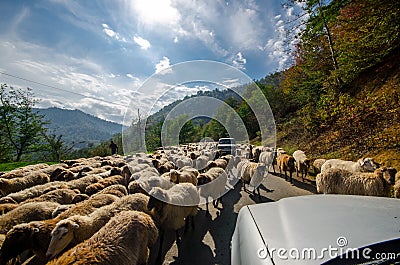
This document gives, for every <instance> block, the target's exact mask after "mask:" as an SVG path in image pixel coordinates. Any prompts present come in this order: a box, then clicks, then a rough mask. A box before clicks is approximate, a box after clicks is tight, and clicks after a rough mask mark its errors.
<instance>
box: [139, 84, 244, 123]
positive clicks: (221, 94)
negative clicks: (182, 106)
mask: <svg viewBox="0 0 400 265" xmlns="http://www.w3.org/2000/svg"><path fill="white" fill-rule="evenodd" d="M242 89H244V88H242ZM237 90H239V88H237ZM240 91H241V90H240ZM200 96H202V97H212V98H216V99H219V100H221V101H225V100H227V99H228V98H233V99H236V100H238V101H241V99H242V98H241V96H239V95H238V94H236V93H235V92H234V91H233V90H230V89H223V90H220V89H215V90H211V91H198V92H197V94H194V95H191V96H186V97H184V98H183V99H179V100H176V101H174V102H172V103H171V104H169V105H167V106H165V107H163V108H162V109H161V110H159V111H157V112H156V113H154V114H152V115H151V116H149V118H148V119H147V122H148V123H149V124H150V125H155V124H157V123H159V122H162V121H164V120H165V117H167V115H168V113H169V112H170V111H171V110H172V109H173V108H174V107H175V106H177V105H178V104H179V103H181V102H183V101H185V100H187V99H190V98H195V97H200ZM199 120H203V123H206V122H208V121H209V120H210V118H206V117H202V118H199V119H197V122H201V121H199Z"/></svg>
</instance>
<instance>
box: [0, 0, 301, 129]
mask: <svg viewBox="0 0 400 265" xmlns="http://www.w3.org/2000/svg"><path fill="white" fill-rule="evenodd" d="M282 3H283V0H279V1H278V0H233V1H231V0H201V1H200V0H130V1H128V0H114V1H108V0H103V1H101V0H98V1H94V0H93V1H74V0H35V1H29V0H26V1H21V0H2V1H0V10H1V13H2V15H1V16H0V25H1V27H0V58H1V59H0V83H2V84H4V83H6V84H8V85H11V86H15V87H21V88H25V87H30V88H32V89H33V93H34V95H35V96H36V97H37V98H38V99H39V102H38V103H37V107H60V108H67V109H80V110H82V111H84V112H86V113H89V114H92V115H95V116H98V117H100V118H103V119H106V120H110V121H114V122H118V123H122V122H123V121H124V115H125V113H126V112H127V108H130V109H137V108H139V109H141V108H145V107H146V106H148V105H149V104H153V105H156V106H157V107H156V108H153V111H156V110H157V109H159V108H161V107H162V106H164V105H166V104H169V103H171V102H173V101H174V100H177V99H181V98H183V97H184V96H185V95H190V94H194V93H196V92H197V91H198V90H208V89H213V88H215V87H216V86H215V84H206V83H205V82H203V84H199V83H198V82H197V83H196V82H194V83H195V84H194V85H180V86H179V89H175V90H174V92H173V93H170V94H169V95H170V96H168V97H160V90H157V89H153V88H152V87H150V86H148V85H147V86H145V87H146V89H143V85H144V84H146V82H148V80H149V79H152V78H154V77H155V76H156V77H157V76H161V75H165V74H166V73H168V71H165V69H168V68H169V67H172V68H173V67H174V65H176V64H181V63H184V62H187V61H194V60H210V61H215V62H218V63H223V64H226V65H227V67H233V68H236V69H238V70H239V71H241V72H242V73H243V74H245V75H247V76H248V77H249V79H250V80H258V79H260V78H263V77H265V76H266V75H268V74H270V73H273V72H275V71H279V70H283V69H284V68H286V67H288V65H289V63H290V61H291V58H290V56H289V55H288V54H287V52H285V50H286V48H287V47H286V46H285V43H287V37H286V31H287V29H286V27H287V23H286V22H287V21H289V20H291V19H293V17H294V15H293V13H294V9H293V8H283V7H282ZM295 8H296V7H295ZM192 70H193V71H196V69H195V67H194V68H193V69H192ZM209 71H210V72H212V70H211V69H210V70H209ZM170 72H171V71H170ZM224 78H225V77H224V76H221V80H222V79H223V80H224V82H225V84H228V83H229V85H226V86H225V88H229V87H230V86H233V85H237V83H236V82H234V79H232V77H230V78H229V80H228V79H227V78H225V79H224ZM187 81H188V80H187ZM187 83H190V82H187ZM138 91H139V92H140V93H139V92H138ZM149 95H152V98H157V99H153V102H150V101H149V100H147V101H146V100H145V98H147V99H148V98H149ZM154 101H157V102H156V103H154Z"/></svg>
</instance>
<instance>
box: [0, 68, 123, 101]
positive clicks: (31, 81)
mask: <svg viewBox="0 0 400 265" xmlns="http://www.w3.org/2000/svg"><path fill="white" fill-rule="evenodd" d="M0 74H2V75H6V76H9V77H13V78H16V79H19V80H23V81H26V82H30V83H33V84H37V85H41V86H45V87H48V88H53V89H56V90H59V91H63V92H66V93H71V94H74V95H77V96H81V97H84V98H91V99H94V100H97V101H102V102H104V103H108V104H112V105H119V106H122V107H127V105H122V104H119V103H115V102H111V101H107V100H104V99H99V98H96V97H92V96H87V95H83V94H80V93H77V92H73V91H69V90H67V89H63V88H59V87H56V86H52V85H47V84H44V83H41V82H37V81H33V80H30V79H27V78H24V77H21V76H17V75H12V74H8V73H6V72H2V71H0Z"/></svg>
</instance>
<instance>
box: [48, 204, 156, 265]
mask: <svg viewBox="0 0 400 265" xmlns="http://www.w3.org/2000/svg"><path fill="white" fill-rule="evenodd" d="M157 237H158V230H157V227H156V226H155V224H154V222H153V220H152V218H151V217H150V216H149V215H147V214H145V213H143V212H138V211H124V212H120V213H118V214H117V215H116V216H114V217H113V218H111V220H110V221H109V222H108V223H107V224H106V225H105V226H104V227H102V228H101V229H100V230H99V231H98V232H97V233H96V234H94V235H93V236H92V237H91V238H89V239H87V240H85V241H84V242H82V243H80V244H79V245H77V246H76V247H74V248H72V249H70V250H68V251H67V252H65V253H64V254H63V255H62V256H60V257H59V258H57V259H54V260H51V261H50V262H49V263H48V265H52V264H64V265H66V264H76V265H79V264H119V265H125V264H126V265H128V264H130V265H134V264H135V265H136V264H147V262H148V258H149V247H150V246H151V245H154V244H155V242H156V241H157ZM138 239H139V240H138Z"/></svg>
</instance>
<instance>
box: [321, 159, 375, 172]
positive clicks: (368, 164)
mask: <svg viewBox="0 0 400 265" xmlns="http://www.w3.org/2000/svg"><path fill="white" fill-rule="evenodd" d="M329 168H340V169H344V170H347V171H350V172H374V171H375V169H377V168H379V163H377V162H375V161H374V160H373V159H372V158H369V157H367V158H360V159H359V160H357V162H353V161H345V160H341V159H329V160H326V162H325V163H324V164H323V165H322V167H321V172H323V171H325V170H327V169H329Z"/></svg>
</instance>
